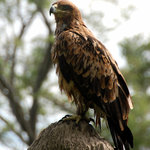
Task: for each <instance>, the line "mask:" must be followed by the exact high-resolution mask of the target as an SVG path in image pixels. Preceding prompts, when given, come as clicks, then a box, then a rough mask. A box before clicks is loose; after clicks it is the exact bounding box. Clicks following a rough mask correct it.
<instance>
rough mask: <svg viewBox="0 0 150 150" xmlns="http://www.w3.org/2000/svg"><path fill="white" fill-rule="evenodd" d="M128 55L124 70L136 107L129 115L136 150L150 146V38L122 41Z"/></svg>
mask: <svg viewBox="0 0 150 150" xmlns="http://www.w3.org/2000/svg"><path fill="white" fill-rule="evenodd" d="M120 46H121V49H122V53H123V54H124V55H125V56H126V59H127V63H128V65H127V67H126V68H125V69H124V70H123V72H124V76H125V78H126V79H127V82H128V85H130V87H131V91H132V95H133V97H132V99H133V103H134V109H133V111H131V113H130V116H129V125H130V126H131V129H132V131H133V135H134V143H135V144H134V145H135V148H134V149H136V150H140V149H141V147H145V148H146V147H147V148H148V147H150V142H149V139H150V126H149V125H150V115H149V114H150V91H149V88H150V57H149V56H150V40H149V41H144V40H143V37H142V36H141V35H138V36H135V37H134V38H132V39H125V40H124V41H123V42H122V43H120Z"/></svg>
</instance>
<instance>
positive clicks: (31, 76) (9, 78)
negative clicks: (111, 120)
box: [0, 0, 150, 150]
mask: <svg viewBox="0 0 150 150" xmlns="http://www.w3.org/2000/svg"><path fill="white" fill-rule="evenodd" d="M101 1H103V0H101ZM52 2H53V1H49V0H43V1H40V0H26V1H25V0H0V33H1V34H0V145H1V146H3V148H5V149H7V150H8V149H11V150H12V149H13V150H19V149H26V148H27V147H28V145H30V144H31V143H32V142H33V140H34V139H35V137H36V136H37V134H38V133H39V132H40V131H41V130H42V129H43V128H44V127H46V126H47V125H48V124H50V123H51V122H54V121H56V120H58V119H61V117H63V116H64V115H65V114H67V113H74V112H75V108H74V106H73V105H72V104H69V103H68V101H67V98H66V97H65V96H64V95H60V93H59V90H58V87H57V77H56V76H55V73H54V72H55V69H54V66H53V65H52V62H51V57H50V49H51V47H52V44H53V41H54V29H55V23H54V18H52V19H51V18H50V17H49V15H48V10H49V8H50V4H51V3H52ZM91 3H92V0H91ZM105 3H113V5H115V6H116V7H117V0H107V1H105ZM89 9H90V8H89ZM132 9H133V7H128V8H126V9H124V10H123V9H121V10H120V14H121V18H120V19H119V20H115V25H113V26H111V27H106V26H105V25H104V24H103V18H104V13H103V12H102V11H100V12H98V11H95V12H92V14H91V12H90V11H88V12H90V13H89V14H86V13H84V20H85V21H86V23H88V25H89V26H90V27H91V29H93V30H94V31H95V33H97V35H98V36H100V37H101V36H102V37H104V39H103V40H105V39H107V36H106V35H107V33H109V32H110V31H112V30H114V29H115V28H117V27H118V26H119V25H120V24H121V23H123V21H122V20H121V19H123V20H124V21H126V20H128V19H129V17H130V13H131V10H132ZM85 14H86V15H85ZM91 15H92V17H90V16H91ZM97 20H99V22H97ZM95 24H96V27H95ZM35 27H36V28H35ZM119 46H120V50H121V52H122V56H121V57H123V56H124V57H125V58H126V65H125V67H124V68H122V72H123V74H124V76H125V78H126V79H127V82H128V85H129V87H130V90H131V93H132V96H133V101H134V107H135V108H134V110H133V111H131V113H130V117H129V126H130V128H131V130H132V131H133V134H134V138H135V140H134V142H135V148H134V149H135V150H144V149H145V150H149V149H150V142H149V139H150V109H149V106H150V102H149V97H150V86H149V85H150V67H149V66H150V39H148V40H145V39H144V38H143V37H142V35H138V36H135V37H133V38H130V39H124V40H123V41H122V42H120V45H119ZM112 49H113V48H112ZM118 63H119V62H118ZM102 134H104V137H105V138H110V134H109V133H108V134H106V135H105V132H102ZM106 136H108V137H106ZM0 148H1V147H0Z"/></svg>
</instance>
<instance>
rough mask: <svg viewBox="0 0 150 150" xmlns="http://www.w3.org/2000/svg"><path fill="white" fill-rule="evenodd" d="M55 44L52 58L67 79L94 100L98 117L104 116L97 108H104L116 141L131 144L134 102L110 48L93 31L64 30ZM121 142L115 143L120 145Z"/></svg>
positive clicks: (91, 101) (88, 99)
mask: <svg viewBox="0 0 150 150" xmlns="http://www.w3.org/2000/svg"><path fill="white" fill-rule="evenodd" d="M54 47H55V48H54V49H55V50H54V52H53V60H54V62H55V61H57V64H58V65H59V69H60V71H61V73H62V74H63V77H64V78H65V80H66V82H68V83H70V82H73V83H74V85H75V86H76V88H77V89H78V91H79V92H80V94H81V95H82V96H83V97H84V98H85V99H86V100H87V103H88V102H90V103H91V107H92V108H94V110H95V111H96V116H97V117H100V116H101V113H99V110H98V109H97V108H100V110H102V112H103V113H104V114H105V117H106V119H107V121H108V125H109V128H110V131H111V133H112V136H113V139H114V141H115V139H116V138H117V140H120V138H121V140H124V139H125V141H123V143H124V144H126V142H127V143H130V145H131V147H132V146H133V142H132V141H133V137H132V133H131V132H130V130H129V128H128V127H127V120H128V113H129V110H130V109H132V107H133V106H132V101H131V99H130V93H129V90H128V88H127V85H126V82H125V80H124V78H123V76H122V74H121V72H120V71H119V68H118V66H117V63H116V62H115V61H114V59H113V58H112V56H111V54H110V53H109V51H108V50H107V49H106V48H105V47H104V46H103V44H102V43H101V42H99V41H98V40H97V39H96V38H95V37H94V36H93V35H92V34H89V33H88V34H85V33H84V32H83V33H82V32H81V31H79V32H78V30H76V31H73V30H67V31H63V32H62V33H61V34H60V35H59V36H58V37H57V38H56V43H55V46H54ZM55 63H56V62H55ZM68 95H71V94H70V93H68ZM95 106H96V107H95ZM128 135H129V137H131V138H128ZM118 137H120V138H118ZM126 139H128V141H126ZM118 143H119V142H118V141H117V142H116V143H115V145H118V147H119V144H118ZM127 147H128V144H127ZM120 149H121V148H120Z"/></svg>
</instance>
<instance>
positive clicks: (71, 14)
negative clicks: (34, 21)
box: [49, 0, 81, 23]
mask: <svg viewBox="0 0 150 150" xmlns="http://www.w3.org/2000/svg"><path fill="white" fill-rule="evenodd" d="M49 13H50V15H51V14H52V13H53V14H54V16H55V20H56V22H59V21H63V22H66V23H67V22H71V21H73V20H74V19H76V20H80V19H81V13H80V11H79V9H78V8H77V7H76V6H75V5H74V4H73V3H72V2H70V1H69V0H58V1H57V2H55V3H53V4H52V6H51V8H50V12H49Z"/></svg>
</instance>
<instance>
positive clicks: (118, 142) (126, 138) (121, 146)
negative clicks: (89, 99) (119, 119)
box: [107, 117, 133, 150]
mask: <svg viewBox="0 0 150 150" xmlns="http://www.w3.org/2000/svg"><path fill="white" fill-rule="evenodd" d="M107 121H108V126H109V129H110V132H111V135H112V138H113V141H114V144H115V150H130V146H131V147H132V148H133V135H132V133H131V131H130V129H129V128H128V126H127V125H126V126H125V127H124V130H123V131H121V129H120V128H119V125H116V123H114V121H113V120H112V119H111V118H110V117H107Z"/></svg>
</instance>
